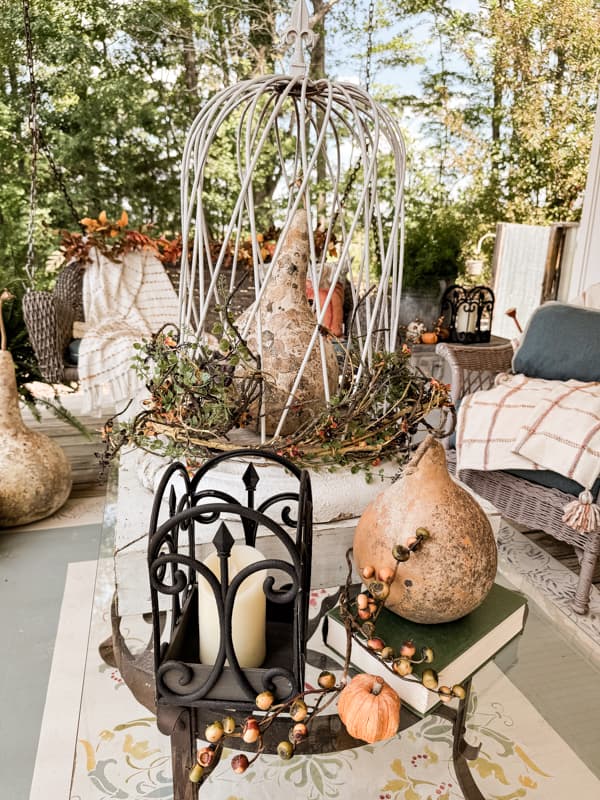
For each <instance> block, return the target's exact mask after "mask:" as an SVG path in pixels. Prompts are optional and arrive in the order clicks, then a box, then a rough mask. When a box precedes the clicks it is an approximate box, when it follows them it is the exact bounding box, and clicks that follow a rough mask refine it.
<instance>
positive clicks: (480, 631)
mask: <svg viewBox="0 0 600 800" xmlns="http://www.w3.org/2000/svg"><path fill="white" fill-rule="evenodd" d="M526 615H527V599H526V598H525V597H524V596H523V595H522V594H519V593H518V592H514V591H512V590H510V589H506V588H505V587H503V586H500V585H498V584H497V583H496V584H494V586H493V587H492V590H491V591H490V593H489V594H488V596H487V597H486V599H485V600H484V601H483V603H482V604H481V605H480V606H479V607H478V608H476V609H475V610H474V611H472V612H471V613H470V614H467V616H466V617H462V619H459V620H456V621H455V622H444V623H440V624H437V625H423V624H420V623H417V622H410V621H409V620H406V619H403V618H402V617H399V616H398V615H397V614H394V613H392V612H391V611H388V610H387V609H385V608H384V609H382V611H381V613H380V614H379V616H378V618H377V623H376V636H378V637H380V638H381V639H383V641H384V642H385V644H386V645H389V646H390V647H392V648H393V649H394V650H395V651H396V652H397V651H398V650H399V648H400V646H401V645H402V643H403V642H405V641H409V640H410V641H412V642H414V644H415V645H416V647H417V652H416V655H415V658H418V657H419V652H420V649H421V648H422V647H431V649H432V650H433V653H434V659H433V662H432V663H431V664H415V665H414V670H413V674H412V675H411V676H408V677H407V678H401V677H400V676H399V675H397V674H396V673H395V672H393V671H392V669H391V664H389V665H388V664H387V663H386V662H384V661H382V660H381V658H379V656H377V655H376V654H375V653H373V652H372V651H370V650H369V649H368V648H367V646H366V642H365V641H364V640H361V639H360V637H358V636H356V635H353V637H352V650H351V655H350V661H351V663H352V664H353V665H354V666H355V667H356V668H357V669H358V670H360V671H361V672H367V673H370V674H372V675H380V676H381V677H382V678H383V679H384V680H385V681H386V682H387V683H388V684H389V685H390V686H391V687H392V688H393V689H394V690H395V691H396V692H397V693H398V695H399V696H400V699H401V700H402V701H403V702H404V703H406V704H407V705H408V706H410V707H411V708H412V709H413V711H415V712H416V713H417V714H419V715H424V714H426V713H428V712H429V711H431V709H432V708H433V707H434V706H436V705H437V704H438V703H439V702H440V698H439V696H438V694H437V693H436V692H432V691H430V690H429V689H426V688H425V686H423V684H422V683H421V681H420V676H421V674H422V672H423V670H424V669H426V668H428V667H431V668H432V669H435V671H436V672H437V673H438V678H439V685H440V686H449V687H452V686H454V685H455V684H457V683H462V682H463V681H465V680H467V678H470V677H471V675H473V674H474V673H475V672H477V670H478V669H480V668H481V667H482V666H483V665H484V664H485V663H486V662H487V661H489V660H490V659H492V658H493V657H494V656H495V655H496V654H497V653H499V652H500V650H502V648H503V647H505V646H506V645H507V644H508V643H509V642H510V641H511V640H512V639H514V638H515V636H518V635H519V634H520V633H521V632H522V630H523V627H524V625H525V618H526ZM323 638H324V640H325V643H326V644H327V645H328V646H329V647H331V648H332V649H333V650H335V651H336V652H337V653H338V654H340V655H342V656H344V654H345V652H346V629H345V627H344V623H343V622H342V619H341V616H340V609H339V606H336V607H335V608H334V609H332V610H331V611H329V612H328V614H327V616H326V617H325V620H324V627H323Z"/></svg>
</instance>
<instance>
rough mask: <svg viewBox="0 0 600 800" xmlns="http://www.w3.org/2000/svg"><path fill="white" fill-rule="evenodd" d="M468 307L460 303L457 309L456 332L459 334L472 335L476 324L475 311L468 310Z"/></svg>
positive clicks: (474, 309)
mask: <svg viewBox="0 0 600 800" xmlns="http://www.w3.org/2000/svg"><path fill="white" fill-rule="evenodd" d="M469 309H470V306H468V305H466V304H464V303H462V304H461V305H460V306H459V307H458V313H457V315H456V323H455V325H456V330H457V331H461V332H467V333H473V331H474V330H475V327H476V324H477V309H476V308H473V309H472V310H469Z"/></svg>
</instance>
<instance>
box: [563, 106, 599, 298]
mask: <svg viewBox="0 0 600 800" xmlns="http://www.w3.org/2000/svg"><path fill="white" fill-rule="evenodd" d="M599 282H600V96H599V97H598V106H597V108H596V124H595V127H594V140H593V143H592V155H591V159H590V168H589V171H588V177H587V183H586V187H585V195H584V198H583V212H582V215H581V224H580V226H579V231H578V233H577V243H576V248H575V257H574V260H573V267H572V270H571V276H570V282H569V291H568V297H569V298H572V297H576V296H577V295H578V294H580V293H581V292H582V291H583V290H584V289H587V288H588V287H589V286H591V285H592V284H594V283H599Z"/></svg>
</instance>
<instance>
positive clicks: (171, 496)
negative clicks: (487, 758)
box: [148, 450, 312, 705]
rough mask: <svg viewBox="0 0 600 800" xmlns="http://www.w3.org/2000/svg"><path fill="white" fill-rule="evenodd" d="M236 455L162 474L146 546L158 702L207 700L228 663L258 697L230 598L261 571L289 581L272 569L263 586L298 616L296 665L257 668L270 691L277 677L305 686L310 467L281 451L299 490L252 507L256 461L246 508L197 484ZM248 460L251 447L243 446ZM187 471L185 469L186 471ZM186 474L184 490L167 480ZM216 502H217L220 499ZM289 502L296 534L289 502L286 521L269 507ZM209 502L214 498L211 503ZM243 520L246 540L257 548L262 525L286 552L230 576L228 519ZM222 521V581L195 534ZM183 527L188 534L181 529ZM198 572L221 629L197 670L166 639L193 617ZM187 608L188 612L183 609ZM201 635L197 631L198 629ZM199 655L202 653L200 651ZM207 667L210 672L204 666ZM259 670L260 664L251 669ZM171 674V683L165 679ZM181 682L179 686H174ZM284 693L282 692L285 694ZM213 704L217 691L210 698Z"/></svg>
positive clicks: (293, 636) (293, 632) (248, 478)
mask: <svg viewBox="0 0 600 800" xmlns="http://www.w3.org/2000/svg"><path fill="white" fill-rule="evenodd" d="M232 455H233V454H224V455H223V456H218V457H216V458H215V459H213V460H211V462H208V463H207V464H206V465H204V466H203V467H202V468H201V469H200V470H199V471H198V473H201V474H200V475H198V473H196V475H194V477H193V478H191V479H190V478H189V476H188V475H187V471H186V470H185V467H183V465H181V464H174V465H172V466H171V467H170V468H169V469H168V470H167V471H166V472H165V474H164V476H163V479H162V481H161V483H160V486H159V491H158V493H157V495H156V497H155V502H154V508H153V511H152V516H151V531H150V540H149V546H148V565H149V574H150V591H151V602H152V613H153V635H154V643H155V647H154V665H155V676H156V689H157V697H158V699H159V701H160V700H162V701H164V702H167V703H172V704H178V705H190V704H197V703H199V702H201V701H202V700H203V699H204V698H207V699H208V695H209V693H210V692H211V690H213V689H214V687H215V685H216V684H217V682H218V681H219V679H220V677H221V675H222V674H223V672H224V670H225V669H227V670H228V671H229V672H230V673H231V674H232V675H233V676H234V679H235V683H236V685H237V686H238V687H239V689H240V690H241V692H242V693H243V695H244V696H245V697H246V698H247V700H248V702H252V701H253V699H254V697H255V695H256V688H255V687H253V686H252V684H251V683H250V682H249V681H248V678H247V676H246V673H245V670H244V668H241V667H240V665H239V663H238V660H237V656H236V653H235V650H234V646H233V641H232V631H231V628H232V614H233V604H234V602H235V597H236V593H237V591H238V589H239V588H240V586H241V585H242V584H243V582H244V581H245V580H246V579H247V578H248V577H249V576H250V575H252V574H254V573H256V572H268V573H273V572H275V573H277V574H281V575H284V576H285V585H284V586H282V587H281V588H279V589H276V588H275V578H274V577H273V575H272V574H269V575H268V577H267V578H265V581H264V583H263V591H264V593H265V596H266V598H267V600H268V601H270V602H271V603H275V604H282V603H283V604H285V603H289V604H291V606H292V608H293V615H292V616H293V619H292V622H291V625H290V652H291V665H292V669H291V670H289V669H287V668H285V667H283V666H281V667H273V668H269V669H264V670H259V673H260V680H261V682H262V684H263V686H264V688H270V689H272V688H273V687H274V683H273V681H274V680H276V679H280V681H279V683H280V685H281V679H283V680H284V681H285V683H286V684H287V686H289V693H290V696H291V694H292V693H294V692H297V691H300V690H301V687H302V685H303V676H304V664H305V641H306V640H305V634H306V624H307V620H308V600H309V588H310V559H311V550H312V498H311V492H310V478H309V476H308V473H306V472H300V470H298V468H297V467H295V466H294V465H292V464H290V463H289V462H287V460H286V459H283V458H281V457H279V456H277V457H272V459H271V460H274V461H277V462H278V463H280V464H281V465H282V466H285V467H286V469H289V471H290V472H291V473H292V474H293V475H294V476H295V477H299V479H300V480H299V484H300V486H299V492H298V493H294V492H285V493H281V494H279V495H275V496H273V497H271V498H268V499H267V500H265V501H263V503H261V505H260V507H259V509H255V508H253V507H252V506H253V505H254V502H255V491H256V486H257V484H258V481H259V478H258V473H257V472H256V470H255V469H254V467H253V465H252V464H250V466H249V467H248V468H247V469H246V470H245V472H244V473H243V476H242V481H243V483H244V486H245V489H246V500H247V502H248V505H247V506H245V505H244V504H243V503H240V502H239V501H238V500H236V499H235V498H233V497H231V496H230V495H229V494H228V493H226V492H222V491H221V490H218V489H201V490H199V489H198V485H199V483H200V481H201V479H202V478H203V477H204V476H206V475H207V474H208V473H210V470H211V469H212V468H213V467H214V466H215V465H216V464H218V463H221V462H222V461H224V460H226V458H231V457H232ZM243 455H244V457H245V458H247V456H248V452H247V451H243ZM256 455H257V456H258V457H259V458H261V459H263V458H267V460H269V457H270V456H269V455H266V454H265V453H263V452H262V451H260V450H259V451H256ZM184 472H185V475H184ZM176 476H181V477H183V480H182V482H181V484H180V487H179V488H180V494H179V496H178V495H177V492H176V490H175V489H174V487H173V486H169V483H170V481H171V480H172V479H173V478H174V477H176ZM165 496H166V497H167V498H168V510H169V516H168V518H167V520H166V521H164V522H163V523H162V524H160V525H159V524H158V519H159V508H160V506H161V503H162V501H163V498H164V497H165ZM215 500H217V501H218V502H215ZM285 500H290V501H296V503H297V505H298V511H297V520H296V524H295V525H294V528H295V536H294V535H293V532H291V531H288V530H286V529H285V528H284V526H283V525H287V526H288V527H289V526H290V523H291V522H292V521H293V520H292V518H291V514H290V511H291V509H290V507H289V506H286V507H285V508H284V509H283V511H282V512H281V514H282V522H283V525H281V524H279V523H278V522H276V521H275V520H274V519H273V518H271V517H270V516H267V514H265V513H264V511H266V510H269V509H271V508H272V507H273V505H275V504H276V503H277V502H281V501H285ZM207 501H212V502H207ZM232 519H233V520H235V521H236V522H239V523H240V524H241V526H242V528H243V531H244V539H245V541H246V542H247V543H248V544H250V545H251V546H254V542H255V539H256V533H257V531H258V530H259V529H260V528H263V529H265V531H266V532H268V533H269V534H272V535H273V536H275V537H276V538H277V539H278V540H279V542H280V543H281V544H282V545H283V548H284V553H285V557H284V558H265V559H263V560H260V561H258V562H255V563H254V564H251V565H249V566H246V567H244V568H243V569H242V570H240V572H239V573H238V574H237V575H235V576H234V577H233V579H232V580H231V582H229V577H228V572H229V570H228V559H229V557H230V555H231V548H232V546H233V543H234V538H233V536H232V535H231V532H230V530H229V528H228V527H227V523H226V522H224V520H227V521H228V522H229V520H232ZM217 520H221V524H220V526H219V529H218V531H217V533H216V535H215V536H214V538H213V545H214V546H215V548H216V551H217V554H218V557H219V561H220V565H221V580H219V579H217V578H216V577H215V575H214V574H213V573H212V572H211V570H210V569H209V568H208V567H207V566H206V565H205V564H204V563H202V562H201V561H200V560H199V559H198V558H196V552H195V548H196V533H197V531H198V530H201V529H202V528H203V526H207V525H213V524H214V523H215V521H217ZM182 532H185V535H181V534H182ZM198 576H201V577H202V578H204V579H205V580H206V581H207V583H208V585H209V587H210V589H211V591H212V593H213V596H214V598H215V602H216V607H217V615H218V621H219V628H220V641H219V650H218V654H217V658H216V661H215V664H214V665H212V667H211V668H207V667H206V666H205V668H204V669H203V671H202V672H200V671H199V670H198V668H197V666H198V665H197V664H194V663H193V662H187V661H179V660H176V659H173V658H169V657H168V656H167V652H168V650H169V645H170V643H171V642H173V640H174V639H175V637H177V636H179V637H181V636H182V635H184V634H185V631H184V632H183V634H182V630H183V628H182V627H181V626H184V625H185V624H187V623H186V622H185V620H186V619H188V618H189V617H190V604H191V603H194V602H196V586H197V580H198ZM161 595H164V596H167V597H170V598H171V626H170V633H169V636H170V641H168V642H165V643H164V644H161V643H160V637H161V632H160V624H159V620H160V614H159V612H160V596H161ZM186 611H187V612H188V613H187V615H186ZM196 636H197V632H196ZM198 659H199V655H198ZM207 670H208V672H207ZM253 672H254V673H256V670H253ZM167 676H168V681H167V680H166V677H167ZM174 686H176V688H174ZM281 699H285V698H281ZM210 702H212V703H214V702H215V699H214V697H212V698H210Z"/></svg>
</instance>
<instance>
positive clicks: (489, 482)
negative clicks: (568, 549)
mask: <svg viewBox="0 0 600 800" xmlns="http://www.w3.org/2000/svg"><path fill="white" fill-rule="evenodd" d="M436 352H437V353H438V354H439V355H440V356H442V357H443V358H444V359H445V360H446V361H447V363H448V364H449V366H450V370H451V385H452V399H453V401H454V403H455V404H458V403H459V402H460V400H461V399H462V397H464V396H465V395H466V394H470V393H471V392H475V391H477V390H478V389H488V388H490V387H491V386H492V384H493V381H494V378H495V376H496V375H497V374H498V373H499V372H510V369H511V361H512V357H513V348H512V345H511V344H510V343H508V342H507V343H506V344H500V345H495V346H491V347H481V346H473V345H471V346H467V345H465V346H462V345H448V344H446V343H442V344H438V345H437V347H436ZM446 442H447V445H448V448H449V449H448V464H449V468H450V469H451V471H454V470H455V468H456V457H455V456H456V454H455V451H454V450H453V447H452V438H451V437H448V438H447V439H446ZM546 474H549V473H546ZM532 477H536V478H537V477H538V476H534V475H532ZM460 480H461V481H462V482H463V483H465V484H466V485H467V486H469V487H470V488H471V489H473V491H474V492H476V493H477V494H478V495H479V496H480V497H484V498H485V499H486V500H489V502H490V503H492V505H493V506H494V507H495V508H497V509H498V510H499V511H500V513H501V514H502V516H504V517H505V518H506V519H508V520H511V521H512V522H516V523H517V524H519V525H523V526H524V527H526V528H529V529H531V530H541V531H544V532H545V533H547V534H549V535H551V536H553V537H554V538H555V539H559V540H560V541H563V542H567V543H568V544H570V545H572V546H573V547H574V548H575V552H576V554H577V557H578V559H579V565H580V572H579V579H578V582H577V588H576V592H575V598H574V600H573V609H574V610H575V612H576V613H578V614H586V613H587V611H588V608H589V599H590V590H591V585H592V578H593V575H594V569H595V566H596V562H597V559H598V554H599V553H600V532H595V533H584V534H582V533H577V532H576V531H574V530H573V529H572V528H570V527H568V526H567V525H565V523H564V522H563V521H562V515H563V509H564V507H565V505H566V504H567V503H568V502H570V501H571V500H573V499H574V496H576V495H577V493H578V491H581V489H582V488H583V487H580V488H579V490H577V489H575V488H574V492H573V494H567V493H565V492H563V491H560V490H559V489H556V488H548V487H547V486H544V485H540V484H539V483H534V482H533V481H532V480H528V479H525V478H523V477H520V476H518V475H515V474H513V473H512V472H504V471H490V472H481V471H477V470H463V471H461V473H460ZM575 486H577V484H575Z"/></svg>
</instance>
